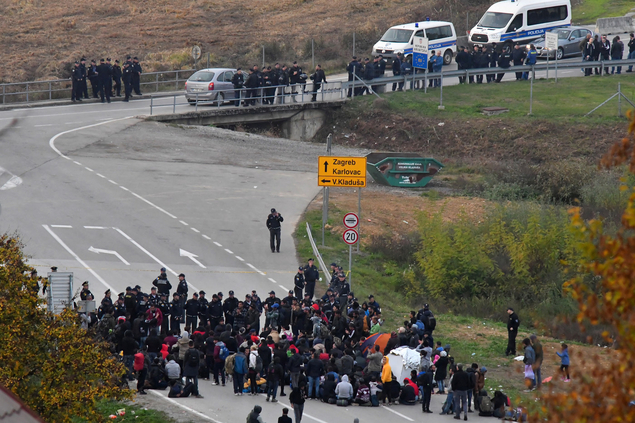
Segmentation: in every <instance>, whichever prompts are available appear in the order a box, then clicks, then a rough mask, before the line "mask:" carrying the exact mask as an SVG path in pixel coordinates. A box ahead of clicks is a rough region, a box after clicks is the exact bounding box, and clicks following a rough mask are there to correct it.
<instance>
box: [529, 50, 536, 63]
mask: <svg viewBox="0 0 635 423" xmlns="http://www.w3.org/2000/svg"><path fill="white" fill-rule="evenodd" d="M537 59H538V52H537V51H536V50H529V51H528V52H527V64H528V65H535V64H536V60H537Z"/></svg>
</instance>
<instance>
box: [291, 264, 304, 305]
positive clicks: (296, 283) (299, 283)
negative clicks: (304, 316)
mask: <svg viewBox="0 0 635 423" xmlns="http://www.w3.org/2000/svg"><path fill="white" fill-rule="evenodd" d="M305 285H306V282H305V281H304V267H302V266H300V267H298V273H296V274H295V277H294V278H293V295H295V297H296V298H297V299H298V301H299V300H301V299H302V290H303V289H304V287H305Z"/></svg>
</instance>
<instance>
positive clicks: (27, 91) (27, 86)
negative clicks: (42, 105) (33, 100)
mask: <svg viewBox="0 0 635 423" xmlns="http://www.w3.org/2000/svg"><path fill="white" fill-rule="evenodd" d="M26 102H27V103H28V102H29V83H28V82H27V83H26Z"/></svg>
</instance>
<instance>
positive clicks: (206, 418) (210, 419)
mask: <svg viewBox="0 0 635 423" xmlns="http://www.w3.org/2000/svg"><path fill="white" fill-rule="evenodd" d="M148 391H150V393H151V394H153V395H156V396H158V397H161V398H162V399H164V400H166V401H168V402H171V403H172V404H174V405H176V406H177V407H179V408H182V409H183V410H186V411H189V412H190V413H192V414H196V415H197V416H198V417H201V418H203V419H205V420H209V421H211V422H214V423H222V422H221V421H219V420H216V419H213V418H211V417H209V416H206V415H205V414H203V413H200V412H198V411H196V410H194V409H193V408H190V407H188V406H187V405H183V404H181V403H180V402H178V401H175V400H173V399H172V398H169V397H166V396H165V395H161V394H160V393H158V392H156V391H155V390H153V389H148ZM305 416H306V414H305Z"/></svg>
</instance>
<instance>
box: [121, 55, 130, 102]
mask: <svg viewBox="0 0 635 423" xmlns="http://www.w3.org/2000/svg"><path fill="white" fill-rule="evenodd" d="M122 73H123V87H124V92H125V94H126V97H125V98H124V99H123V101H129V100H130V97H132V67H131V66H130V62H128V61H126V62H125V63H124V64H123V69H122Z"/></svg>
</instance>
